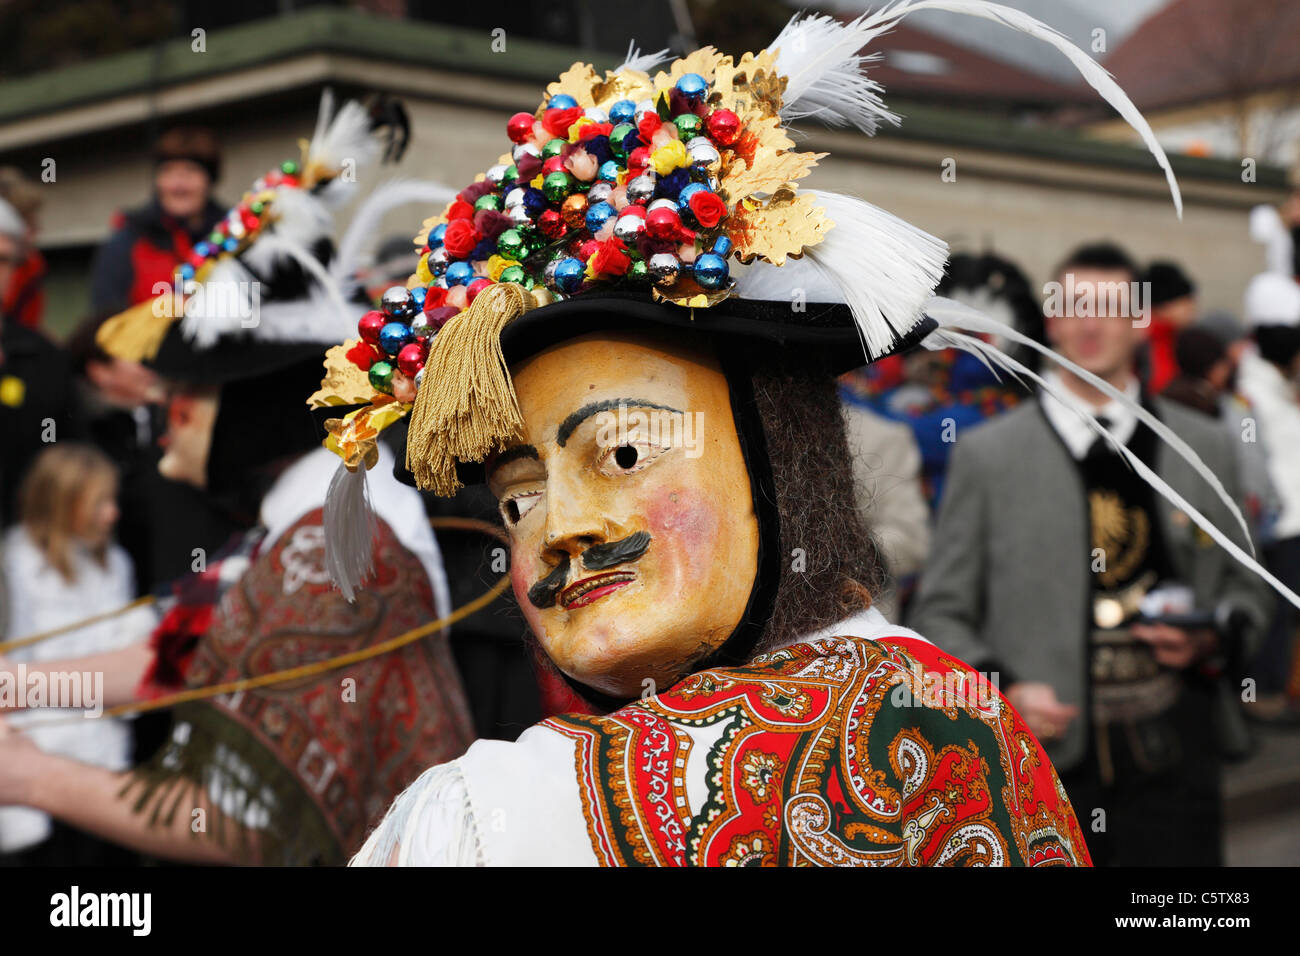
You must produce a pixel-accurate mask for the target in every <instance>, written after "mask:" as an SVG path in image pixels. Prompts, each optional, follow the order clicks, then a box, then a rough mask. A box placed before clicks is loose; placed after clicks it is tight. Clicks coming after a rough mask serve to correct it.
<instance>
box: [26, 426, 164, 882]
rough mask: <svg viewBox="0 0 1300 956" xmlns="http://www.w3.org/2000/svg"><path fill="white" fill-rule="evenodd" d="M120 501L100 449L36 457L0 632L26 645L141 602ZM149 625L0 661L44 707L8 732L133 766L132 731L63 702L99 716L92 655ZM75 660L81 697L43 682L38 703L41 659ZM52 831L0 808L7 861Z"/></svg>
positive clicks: (60, 640)
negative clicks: (59, 694) (36, 676)
mask: <svg viewBox="0 0 1300 956" xmlns="http://www.w3.org/2000/svg"><path fill="white" fill-rule="evenodd" d="M116 498H117V474H116V471H115V469H114V467H113V464H112V462H110V461H109V459H108V458H107V457H105V456H104V455H103V454H102V453H101V452H99V451H98V450H96V449H95V448H92V447H90V446H88V445H78V444H74V443H68V442H63V443H59V444H57V445H52V446H51V447H50V448H48V449H46V450H45V451H43V452H42V453H41V454H40V455H39V456H38V457H37V458H36V460H35V462H33V464H32V467H31V470H30V471H29V472H28V474H27V476H26V478H25V480H24V482H23V485H22V489H21V492H20V505H19V509H20V523H19V524H18V525H15V526H14V527H13V528H10V529H9V531H8V532H7V533H6V534H5V536H4V552H3V568H4V577H5V590H6V591H7V593H8V620H7V625H8V626H7V629H6V630H5V631H4V632H0V633H3V634H4V635H5V638H4V639H5V640H9V641H13V640H20V639H21V638H24V637H27V636H29V635H32V634H38V633H42V632H44V631H47V630H51V629H53V628H57V627H60V626H63V625H65V624H70V623H72V622H74V621H78V620H81V619H83V618H87V617H91V616H93V615H96V614H100V613H103V612H105V611H111V610H113V609H115V608H119V607H121V606H122V605H124V604H126V603H127V602H129V601H130V600H131V599H132V598H133V597H134V596H135V595H134V590H135V585H134V579H133V578H134V575H133V573H132V568H131V560H130V558H128V557H127V555H126V552H125V551H123V550H122V549H121V548H120V547H118V546H117V545H116V544H113V543H112V534H113V528H114V526H115V525H116V524H117V518H118V508H117V502H116ZM152 625H153V615H152V614H151V613H150V612H148V611H145V610H143V609H142V610H141V611H139V612H133V613H130V614H127V615H122V616H119V617H115V618H110V619H108V620H105V621H101V622H99V623H97V624H92V625H89V626H87V627H83V628H79V629H77V630H74V631H70V632H68V633H66V634H60V635H58V636H57V637H53V638H50V639H48V640H44V641H40V642H38V643H35V644H32V645H30V646H28V647H20V648H16V649H15V650H13V651H11V652H10V653H9V654H8V655H6V657H5V658H4V659H3V660H0V671H5V672H8V674H9V675H11V676H10V677H9V678H8V679H9V681H10V683H11V687H12V688H15V689H17V688H19V685H22V686H23V687H24V688H26V691H25V692H24V693H22V694H21V695H17V694H16V697H17V699H16V702H17V703H18V704H19V705H20V706H21V705H22V704H23V703H24V698H26V700H25V702H26V703H27V704H28V705H30V706H32V707H36V708H38V709H29V710H25V711H23V712H22V713H18V714H13V715H7V716H6V719H7V720H8V722H9V723H10V725H11V726H13V727H15V728H18V727H21V728H22V729H23V731H24V732H25V733H27V734H28V735H29V736H30V737H31V738H32V740H33V741H34V742H35V743H36V744H37V745H38V746H39V747H40V748H41V749H42V750H46V751H50V752H54V753H60V754H65V755H67V756H69V757H75V758H77V759H79V760H84V761H87V762H89V763H94V764H96V765H98V766H101V767H105V768H108V769H112V770H123V769H126V767H128V766H129V765H130V758H131V731H130V726H129V725H128V724H127V723H126V722H125V721H122V720H113V719H103V718H96V717H91V716H87V718H86V719H82V720H69V719H68V718H69V715H70V714H72V715H75V714H76V711H72V710H67V709H61V708H60V707H59V705H60V704H62V705H65V706H66V705H69V704H72V705H75V704H77V703H80V704H81V705H82V706H89V707H90V709H91V711H94V710H98V709H101V708H99V707H97V706H96V700H95V699H94V698H95V697H98V700H99V701H100V702H101V703H102V699H103V687H104V683H105V682H106V681H109V680H111V679H112V678H111V675H107V674H104V672H103V670H102V669H98V668H96V667H95V665H94V660H93V655H98V654H102V653H103V652H105V651H112V650H117V649H118V648H121V647H123V646H125V645H128V644H131V643H133V642H138V641H140V640H141V639H142V637H144V636H146V635H147V634H148V633H149V630H150V628H151V627H152ZM69 658H82V659H84V660H82V661H80V662H79V667H81V666H83V665H84V667H85V670H84V671H82V672H81V674H80V677H79V679H78V680H75V681H71V682H64V683H62V687H63V688H68V689H70V688H73V687H79V689H80V694H81V696H82V698H83V699H82V700H81V701H79V702H75V701H72V702H70V701H61V700H55V699H53V698H54V697H55V696H56V693H55V688H56V686H58V685H59V684H60V682H58V681H47V682H45V683H46V686H47V687H48V688H49V689H50V691H49V697H48V698H47V699H46V700H44V701H41V700H37V699H34V697H32V696H31V695H33V694H34V692H33V690H32V688H33V686H34V685H33V683H32V680H31V679H30V678H29V677H24V674H26V675H30V674H31V673H32V672H33V671H35V670H37V669H38V668H39V667H40V664H39V662H41V661H51V660H54V659H62V660H67V659H69ZM3 703H10V702H9V701H5V702H3ZM52 833H53V827H52V825H51V822H50V819H49V817H48V816H46V815H45V814H43V813H40V812H38V811H34V810H29V809H26V808H19V807H7V808H0V857H3V856H6V855H11V854H23V856H24V857H27V858H29V859H31V857H30V852H32V851H35V852H37V853H39V852H40V847H39V845H40V844H42V843H45V842H47V841H49V840H50V839H51V835H52ZM67 838H68V837H67V835H66V834H61V835H60V839H61V843H64V844H66V842H67ZM86 839H87V840H89V839H90V838H86ZM95 842H98V841H95ZM68 849H69V848H68V847H66V846H63V847H61V851H62V852H60V854H59V855H61V856H66V855H67V851H68ZM74 855H75V856H76V857H79V858H84V856H85V855H84V854H82V853H75V854H74ZM11 859H12V858H11ZM48 862H59V861H56V860H49V861H48ZM88 862H89V861H88Z"/></svg>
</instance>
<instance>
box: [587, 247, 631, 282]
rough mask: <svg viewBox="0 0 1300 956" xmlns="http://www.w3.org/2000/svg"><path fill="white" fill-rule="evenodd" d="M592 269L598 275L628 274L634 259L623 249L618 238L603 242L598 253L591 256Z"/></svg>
mask: <svg viewBox="0 0 1300 956" xmlns="http://www.w3.org/2000/svg"><path fill="white" fill-rule="evenodd" d="M590 264H591V271H592V272H594V273H595V274H596V275H615V276H621V275H626V274H627V270H628V267H629V266H630V265H632V260H631V259H629V258H628V256H627V253H626V252H624V251H623V246H622V244H621V243H620V242H619V241H618V240H617V239H610V240H609V241H607V242H602V243H601V244H600V248H599V249H597V250H596V254H595V255H594V256H592V257H591V263H590Z"/></svg>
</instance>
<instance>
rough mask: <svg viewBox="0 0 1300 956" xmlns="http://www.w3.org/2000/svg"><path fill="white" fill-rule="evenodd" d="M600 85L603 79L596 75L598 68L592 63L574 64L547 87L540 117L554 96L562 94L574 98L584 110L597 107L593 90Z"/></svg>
mask: <svg viewBox="0 0 1300 956" xmlns="http://www.w3.org/2000/svg"><path fill="white" fill-rule="evenodd" d="M600 83H601V78H600V76H599V75H598V74H597V73H596V68H595V67H594V66H592V65H591V64H590V63H575V64H573V66H571V67H569V68H568V69H567V70H565V71H564V72H563V73H561V74H560V76H559V78H558V79H557V80H556V81H555V82H554V83H550V84H548V85H547V87H546V98H545V99H544V100H542V105H541V106H539V107H538V115H541V114H540V111H541V110H542V109H544V108H545V107H546V104H547V102H548V101H549V100H550V98H551V97H552V96H558V95H559V94H561V93H567V94H568V95H569V96H572V97H573V98H574V99H575V100H577V102H578V105H579V106H581V107H582V108H583V109H586V108H587V107H589V106H595V105H596V100H595V99H594V98H593V97H592V90H594V89H595V88H596V87H597V86H598V85H599V84H600Z"/></svg>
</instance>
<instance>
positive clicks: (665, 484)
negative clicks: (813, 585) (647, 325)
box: [488, 333, 758, 697]
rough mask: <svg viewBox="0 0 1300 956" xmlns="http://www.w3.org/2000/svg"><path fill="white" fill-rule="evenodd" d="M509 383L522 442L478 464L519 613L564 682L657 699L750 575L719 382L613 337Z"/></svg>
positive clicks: (659, 348)
mask: <svg viewBox="0 0 1300 956" xmlns="http://www.w3.org/2000/svg"><path fill="white" fill-rule="evenodd" d="M512 374H513V378H514V385H515V391H516V393H517V395H518V398H519V408H520V411H521V412H522V413H523V419H524V434H523V436H522V437H521V439H520V441H519V442H518V443H517V444H514V445H512V446H510V447H508V448H506V449H505V450H504V451H502V452H501V453H500V454H498V455H496V456H495V457H494V458H493V459H491V460H489V462H488V483H489V486H490V487H491V489H492V491H493V493H494V494H495V495H496V496H497V499H498V501H499V502H500V506H501V513H502V517H503V520H504V521H505V524H506V528H507V529H508V530H509V532H510V536H511V540H512V543H513V548H512V562H511V577H512V580H513V583H514V589H515V595H516V596H517V598H518V599H519V606H520V607H521V608H522V609H523V611H524V615H525V617H526V618H527V619H528V623H529V626H530V627H531V628H532V631H533V633H534V634H535V635H536V636H537V638H538V640H539V641H540V642H541V645H542V647H543V649H544V650H545V651H546V653H547V654H548V655H549V656H550V658H551V660H552V661H554V662H555V664H556V665H557V666H558V667H559V668H560V669H561V670H562V671H564V672H565V673H566V674H568V675H569V676H570V677H572V678H574V679H575V680H577V681H580V682H581V683H583V684H586V685H588V686H590V687H593V688H595V689H596V690H599V691H601V692H603V693H606V694H610V695H613V696H617V697H633V696H639V695H641V694H642V692H643V691H644V690H645V689H646V688H647V687H650V686H653V688H654V689H656V690H665V689H667V688H668V687H669V686H671V685H672V684H673V683H674V682H676V680H677V679H679V678H680V677H682V676H683V675H684V674H686V673H688V672H689V670H690V669H691V666H692V664H694V663H695V662H697V661H699V660H700V659H701V658H703V657H705V656H707V655H708V654H709V653H711V652H712V651H714V650H716V649H717V648H718V647H720V646H721V645H722V644H723V643H724V642H725V641H726V640H727V638H728V637H730V636H731V633H732V631H734V630H735V628H736V626H737V625H738V624H739V623H740V620H741V617H742V616H743V615H744V611H745V605H746V604H747V602H748V600H749V594H750V590H751V589H752V587H753V583H754V576H755V574H756V571H757V562H758V521H757V518H756V517H755V515H754V509H753V502H752V499H751V493H750V484H749V473H748V471H747V470H746V468H745V461H744V457H743V455H742V453H741V450H740V440H739V438H738V437H737V435H736V428H735V423H734V420H733V418H732V412H731V400H730V396H729V394H728V389H727V381H726V378H725V377H724V376H723V373H722V371H721V369H720V368H719V366H718V364H717V361H716V360H715V359H714V358H713V357H712V356H711V355H708V354H705V353H703V352H700V351H698V350H695V349H689V348H682V347H680V346H677V345H673V344H669V343H667V342H666V341H661V340H659V339H657V338H652V337H649V336H644V335H631V334H616V333H597V334H593V335H588V336H583V337H581V338H576V339H572V340H569V341H567V342H564V343H562V344H560V345H557V346H554V347H552V348H550V349H548V350H546V351H544V352H541V353H539V354H538V355H536V356H534V357H533V358H531V359H529V360H528V361H526V362H523V363H521V364H520V365H518V366H517V367H516V368H514V369H513V370H512ZM647 681H653V682H654V684H653V685H650V684H647V683H646V682H647Z"/></svg>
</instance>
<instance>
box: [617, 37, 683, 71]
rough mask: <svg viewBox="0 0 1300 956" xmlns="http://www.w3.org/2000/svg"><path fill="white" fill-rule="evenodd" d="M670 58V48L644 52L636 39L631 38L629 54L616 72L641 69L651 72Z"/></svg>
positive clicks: (628, 47) (628, 48)
mask: <svg viewBox="0 0 1300 956" xmlns="http://www.w3.org/2000/svg"><path fill="white" fill-rule="evenodd" d="M667 59H670V55H669V53H668V48H667V47H665V48H664V49H662V50H659V51H658V52H656V53H642V52H641V48H640V47H638V46H637V45H636V41H635V40H629V41H628V43H627V56H626V57H624V59H623V62H622V63H621V64H620V65H619V66H618V68H617V69H616V70H614V72H615V73H621V72H623V71H624V70H640V71H641V72H642V73H649V72H650V71H651V70H653V69H654V68H655V67H656V66H658V65H659V64H660V63H663V62H664V61H665V60H667Z"/></svg>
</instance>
